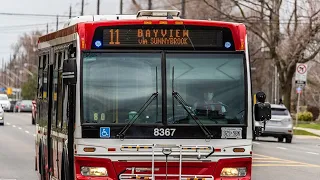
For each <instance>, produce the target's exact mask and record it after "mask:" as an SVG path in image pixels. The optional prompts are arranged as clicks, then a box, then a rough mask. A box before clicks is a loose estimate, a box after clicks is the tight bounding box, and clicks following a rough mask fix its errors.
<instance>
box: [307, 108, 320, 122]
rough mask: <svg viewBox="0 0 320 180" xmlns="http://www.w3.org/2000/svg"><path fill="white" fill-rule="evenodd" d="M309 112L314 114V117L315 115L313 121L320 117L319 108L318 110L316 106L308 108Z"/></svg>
mask: <svg viewBox="0 0 320 180" xmlns="http://www.w3.org/2000/svg"><path fill="white" fill-rule="evenodd" d="M307 111H309V112H311V113H312V115H313V118H312V119H313V120H314V121H315V120H316V119H317V118H318V117H319V113H320V111H319V108H318V107H316V106H308V109H307Z"/></svg>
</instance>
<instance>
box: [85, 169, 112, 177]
mask: <svg viewBox="0 0 320 180" xmlns="http://www.w3.org/2000/svg"><path fill="white" fill-rule="evenodd" d="M81 174H82V175H83V176H108V172H107V169H106V168H104V167H81Z"/></svg>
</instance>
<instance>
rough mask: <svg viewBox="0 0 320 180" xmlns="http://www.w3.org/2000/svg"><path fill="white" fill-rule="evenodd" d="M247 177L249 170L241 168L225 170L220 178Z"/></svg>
mask: <svg viewBox="0 0 320 180" xmlns="http://www.w3.org/2000/svg"><path fill="white" fill-rule="evenodd" d="M246 175H247V168H245V167H241V168H223V169H222V171H221V173H220V176H221V177H232V176H238V177H243V176H246Z"/></svg>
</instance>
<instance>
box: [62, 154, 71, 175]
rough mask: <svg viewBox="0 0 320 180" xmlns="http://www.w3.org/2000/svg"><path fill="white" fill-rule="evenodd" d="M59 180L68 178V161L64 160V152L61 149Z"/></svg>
mask: <svg viewBox="0 0 320 180" xmlns="http://www.w3.org/2000/svg"><path fill="white" fill-rule="evenodd" d="M61 171H62V172H61V180H68V179H69V172H68V162H67V161H66V153H65V151H63V153H62V161H61Z"/></svg>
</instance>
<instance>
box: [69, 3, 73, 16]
mask: <svg viewBox="0 0 320 180" xmlns="http://www.w3.org/2000/svg"><path fill="white" fill-rule="evenodd" d="M71 16H72V6H71V5H70V7H69V19H71Z"/></svg>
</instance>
